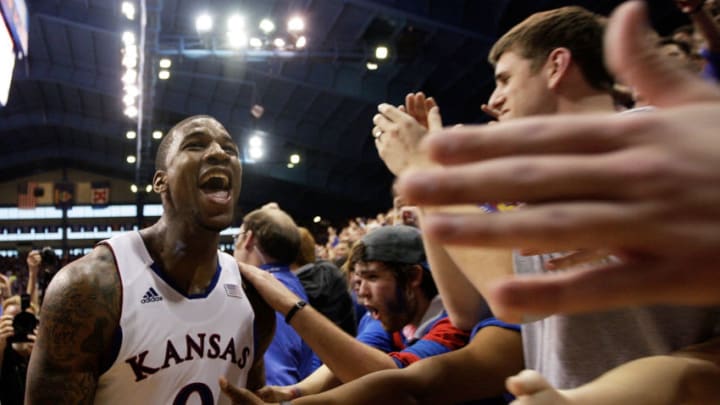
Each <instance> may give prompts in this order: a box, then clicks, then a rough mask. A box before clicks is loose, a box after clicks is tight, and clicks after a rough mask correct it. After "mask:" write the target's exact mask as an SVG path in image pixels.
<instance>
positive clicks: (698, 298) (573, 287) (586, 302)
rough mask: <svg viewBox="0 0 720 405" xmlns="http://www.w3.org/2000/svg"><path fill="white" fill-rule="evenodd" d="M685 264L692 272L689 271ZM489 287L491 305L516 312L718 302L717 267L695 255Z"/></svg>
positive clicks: (509, 281)
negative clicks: (696, 257)
mask: <svg viewBox="0 0 720 405" xmlns="http://www.w3.org/2000/svg"><path fill="white" fill-rule="evenodd" d="M689 268H692V271H687V269H689ZM713 280H714V281H713ZM488 291H489V292H488V300H489V301H490V302H492V303H493V305H494V307H497V308H500V309H501V312H504V311H507V312H509V313H515V314H517V313H525V314H553V313H566V314H567V313H580V312H588V311H596V310H601V309H602V310H605V309H611V308H620V307H625V306H637V305H650V304H676V305H680V304H682V305H710V304H717V303H718V302H719V301H720V286H718V283H717V272H716V269H715V268H713V267H712V266H708V265H707V263H705V264H703V263H702V262H701V260H697V259H695V260H693V259H689V260H675V261H669V260H668V259H667V258H660V259H654V258H645V259H640V260H635V261H628V262H625V263H617V264H613V265H608V266H604V267H597V268H594V269H590V270H579V271H571V272H560V273H545V274H540V275H532V276H524V277H515V278H508V279H505V280H501V281H498V282H496V283H494V284H491V285H490V287H489V289H488Z"/></svg>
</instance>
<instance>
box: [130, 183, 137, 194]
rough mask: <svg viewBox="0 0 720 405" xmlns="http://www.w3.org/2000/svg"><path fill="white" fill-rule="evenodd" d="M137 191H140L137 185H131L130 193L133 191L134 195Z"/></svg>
mask: <svg viewBox="0 0 720 405" xmlns="http://www.w3.org/2000/svg"><path fill="white" fill-rule="evenodd" d="M137 190H138V188H137V186H136V185H134V184H131V185H130V191H132V192H133V193H137Z"/></svg>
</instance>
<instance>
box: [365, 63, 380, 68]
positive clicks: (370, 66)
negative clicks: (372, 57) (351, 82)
mask: <svg viewBox="0 0 720 405" xmlns="http://www.w3.org/2000/svg"><path fill="white" fill-rule="evenodd" d="M365 67H367V70H377V68H378V64H377V63H375V62H368V63H366V64H365Z"/></svg>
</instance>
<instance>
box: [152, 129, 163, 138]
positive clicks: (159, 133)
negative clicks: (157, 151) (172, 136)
mask: <svg viewBox="0 0 720 405" xmlns="http://www.w3.org/2000/svg"><path fill="white" fill-rule="evenodd" d="M152 137H153V139H161V138H162V132H161V131H153V133H152Z"/></svg>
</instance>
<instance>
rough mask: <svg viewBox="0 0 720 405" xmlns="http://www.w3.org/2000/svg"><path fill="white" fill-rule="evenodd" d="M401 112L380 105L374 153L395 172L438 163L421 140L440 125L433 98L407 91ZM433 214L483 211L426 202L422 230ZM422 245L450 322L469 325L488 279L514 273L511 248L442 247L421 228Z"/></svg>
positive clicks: (480, 308)
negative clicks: (429, 155)
mask: <svg viewBox="0 0 720 405" xmlns="http://www.w3.org/2000/svg"><path fill="white" fill-rule="evenodd" d="M429 100H432V99H429ZM421 106H427V107H429V108H428V109H427V112H423V113H419V112H418V111H419V110H421ZM405 110H406V111H407V113H406V112H404V111H402V110H401V109H399V108H395V107H393V106H391V105H389V104H381V105H380V106H379V107H378V111H379V114H377V115H376V116H375V117H374V118H373V122H374V123H375V128H374V131H375V133H382V135H380V136H379V137H376V138H375V146H376V147H377V149H378V154H379V155H380V157H381V158H382V159H383V161H384V162H385V165H386V166H387V167H388V169H389V170H390V171H391V172H392V173H393V174H395V175H396V176H399V175H401V174H402V173H405V172H411V171H413V170H416V169H418V168H427V167H433V166H436V164H435V163H431V162H430V159H429V157H428V156H427V153H426V152H425V151H424V150H422V149H421V148H420V147H419V143H420V141H421V140H422V139H423V138H424V137H425V135H426V134H427V133H428V132H429V131H436V130H440V129H441V128H442V119H441V117H440V112H439V110H438V108H437V106H436V105H434V102H432V103H428V102H427V100H426V99H425V96H424V95H423V94H422V93H417V94H415V95H408V97H407V98H406V107H405ZM423 122H426V123H427V128H426V127H425V126H423V124H422V123H423ZM435 213H453V214H461V213H462V214H468V215H477V214H482V213H483V210H482V209H481V208H480V207H479V206H477V205H470V204H465V205H458V206H434V207H432V206H426V207H423V208H422V209H421V210H420V225H421V228H422V226H423V223H424V218H425V217H426V215H428V214H435ZM423 244H424V246H425V254H426V255H427V257H428V262H429V263H430V267H431V268H432V269H433V278H434V279H435V283H436V284H437V287H438V290H439V291H440V296H442V297H443V303H444V305H445V308H446V309H447V311H448V315H449V317H450V321H451V322H452V323H453V325H455V326H456V327H458V328H460V329H464V330H469V329H472V327H473V326H474V325H475V324H476V323H477V322H478V321H479V320H480V319H481V317H482V315H483V314H484V313H485V311H486V309H487V305H486V303H485V300H484V299H483V294H484V293H485V289H486V285H487V284H488V281H491V280H494V279H496V278H498V277H502V276H504V275H507V274H511V273H512V256H511V253H510V251H509V250H501V249H484V248H465V247H461V246H450V245H445V244H443V243H442V242H440V241H439V240H437V239H433V238H431V237H430V235H428V234H427V233H426V232H423Z"/></svg>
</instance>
